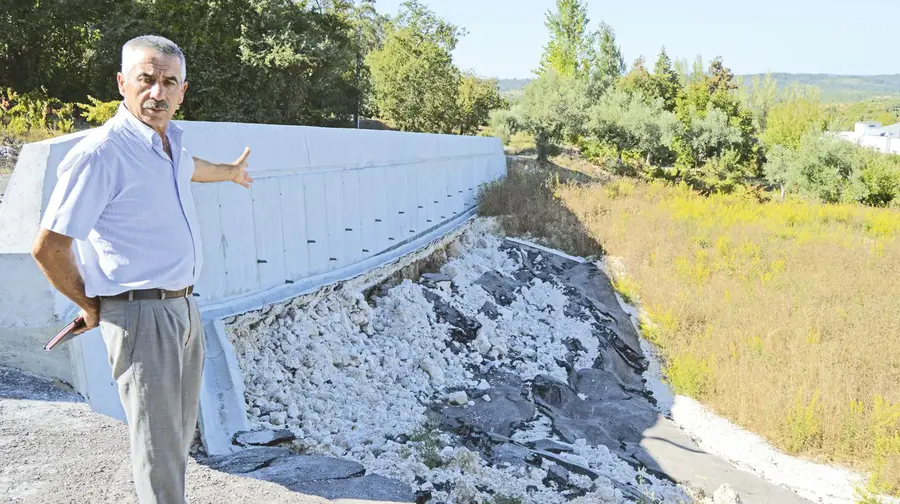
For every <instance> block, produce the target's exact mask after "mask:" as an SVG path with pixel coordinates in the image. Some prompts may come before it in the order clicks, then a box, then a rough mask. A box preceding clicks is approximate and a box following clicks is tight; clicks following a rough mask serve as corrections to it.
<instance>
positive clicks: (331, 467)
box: [246, 455, 366, 489]
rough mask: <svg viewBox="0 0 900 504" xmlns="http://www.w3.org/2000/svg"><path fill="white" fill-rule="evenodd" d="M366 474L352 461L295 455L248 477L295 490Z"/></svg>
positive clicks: (275, 462)
mask: <svg viewBox="0 0 900 504" xmlns="http://www.w3.org/2000/svg"><path fill="white" fill-rule="evenodd" d="M365 473H366V468H365V467H363V466H362V465H361V464H359V463H358V462H354V461H352V460H344V459H339V458H334V457H319V456H306V455H294V456H291V457H284V458H280V459H278V460H275V461H274V462H272V463H271V464H269V465H267V466H266V467H263V468H262V469H258V470H256V471H253V472H250V473H247V474H246V475H247V476H249V477H251V478H256V479H261V480H265V481H271V482H274V483H278V484H281V485H284V486H286V487H288V488H291V489H293V487H294V486H296V485H298V484H300V483H304V482H310V481H316V480H334V479H344V478H356V477H359V476H362V475H364V474H365Z"/></svg>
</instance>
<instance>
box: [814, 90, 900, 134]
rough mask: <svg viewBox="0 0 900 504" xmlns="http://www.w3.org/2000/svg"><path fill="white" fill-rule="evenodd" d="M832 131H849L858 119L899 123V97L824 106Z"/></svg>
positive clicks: (887, 123)
mask: <svg viewBox="0 0 900 504" xmlns="http://www.w3.org/2000/svg"><path fill="white" fill-rule="evenodd" d="M826 109H827V112H828V114H829V116H830V117H831V124H830V125H829V129H831V130H833V131H851V130H853V127H854V125H855V124H856V123H857V122H859V121H878V122H880V123H881V124H883V125H890V124H895V123H900V98H897V97H893V98H881V99H874V100H867V101H862V102H857V103H845V104H837V105H829V106H827V107H826Z"/></svg>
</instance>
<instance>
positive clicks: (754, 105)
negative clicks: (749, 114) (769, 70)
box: [747, 74, 778, 131]
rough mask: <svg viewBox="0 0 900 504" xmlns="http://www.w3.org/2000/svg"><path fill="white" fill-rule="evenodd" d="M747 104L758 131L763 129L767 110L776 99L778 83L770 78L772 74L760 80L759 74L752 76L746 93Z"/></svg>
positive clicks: (767, 114) (767, 116)
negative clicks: (750, 87) (751, 85)
mask: <svg viewBox="0 0 900 504" xmlns="http://www.w3.org/2000/svg"><path fill="white" fill-rule="evenodd" d="M747 98H748V103H747V105H748V106H749V107H750V110H752V111H753V117H754V118H755V119H756V124H757V126H758V127H759V130H760V131H765V130H766V128H767V125H768V119H769V111H770V110H771V109H772V107H773V106H774V105H775V102H776V101H777V100H778V83H777V82H775V79H774V78H772V74H766V77H765V78H764V79H762V80H760V78H759V76H754V77H753V87H752V89H751V90H750V93H749V95H748V97H747Z"/></svg>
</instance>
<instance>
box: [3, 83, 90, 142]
mask: <svg viewBox="0 0 900 504" xmlns="http://www.w3.org/2000/svg"><path fill="white" fill-rule="evenodd" d="M74 111H75V107H74V106H73V105H72V104H71V103H63V102H62V101H60V100H58V99H56V98H51V97H48V96H47V93H46V91H45V90H44V89H43V88H42V89H39V90H35V91H30V92H28V93H23V94H19V93H16V92H15V91H13V90H12V89H10V88H7V89H5V90H0V127H2V130H3V131H4V132H5V133H6V134H8V135H10V136H12V137H14V138H22V137H28V138H29V139H31V138H32V137H34V138H41V137H49V136H55V135H56V134H65V133H70V132H71V131H73V130H74V129H75V117H74Z"/></svg>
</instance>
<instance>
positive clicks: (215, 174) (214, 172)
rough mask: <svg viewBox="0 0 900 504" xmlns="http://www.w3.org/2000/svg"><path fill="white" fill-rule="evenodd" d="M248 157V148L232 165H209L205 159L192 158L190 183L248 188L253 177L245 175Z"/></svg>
mask: <svg viewBox="0 0 900 504" xmlns="http://www.w3.org/2000/svg"><path fill="white" fill-rule="evenodd" d="M249 155H250V147H247V148H245V149H244V153H243V154H241V157H239V158H238V159H237V160H236V161H235V162H233V163H210V162H209V161H206V160H205V159H200V158H198V157H194V158H193V159H194V174H193V175H192V176H191V181H192V182H229V181H230V182H234V183H235V184H239V185H242V186H244V187H248V188H249V187H250V184H252V183H253V177H251V176H250V174H249V173H247V167H248V166H249V163H248V162H247V157H248V156H249Z"/></svg>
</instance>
